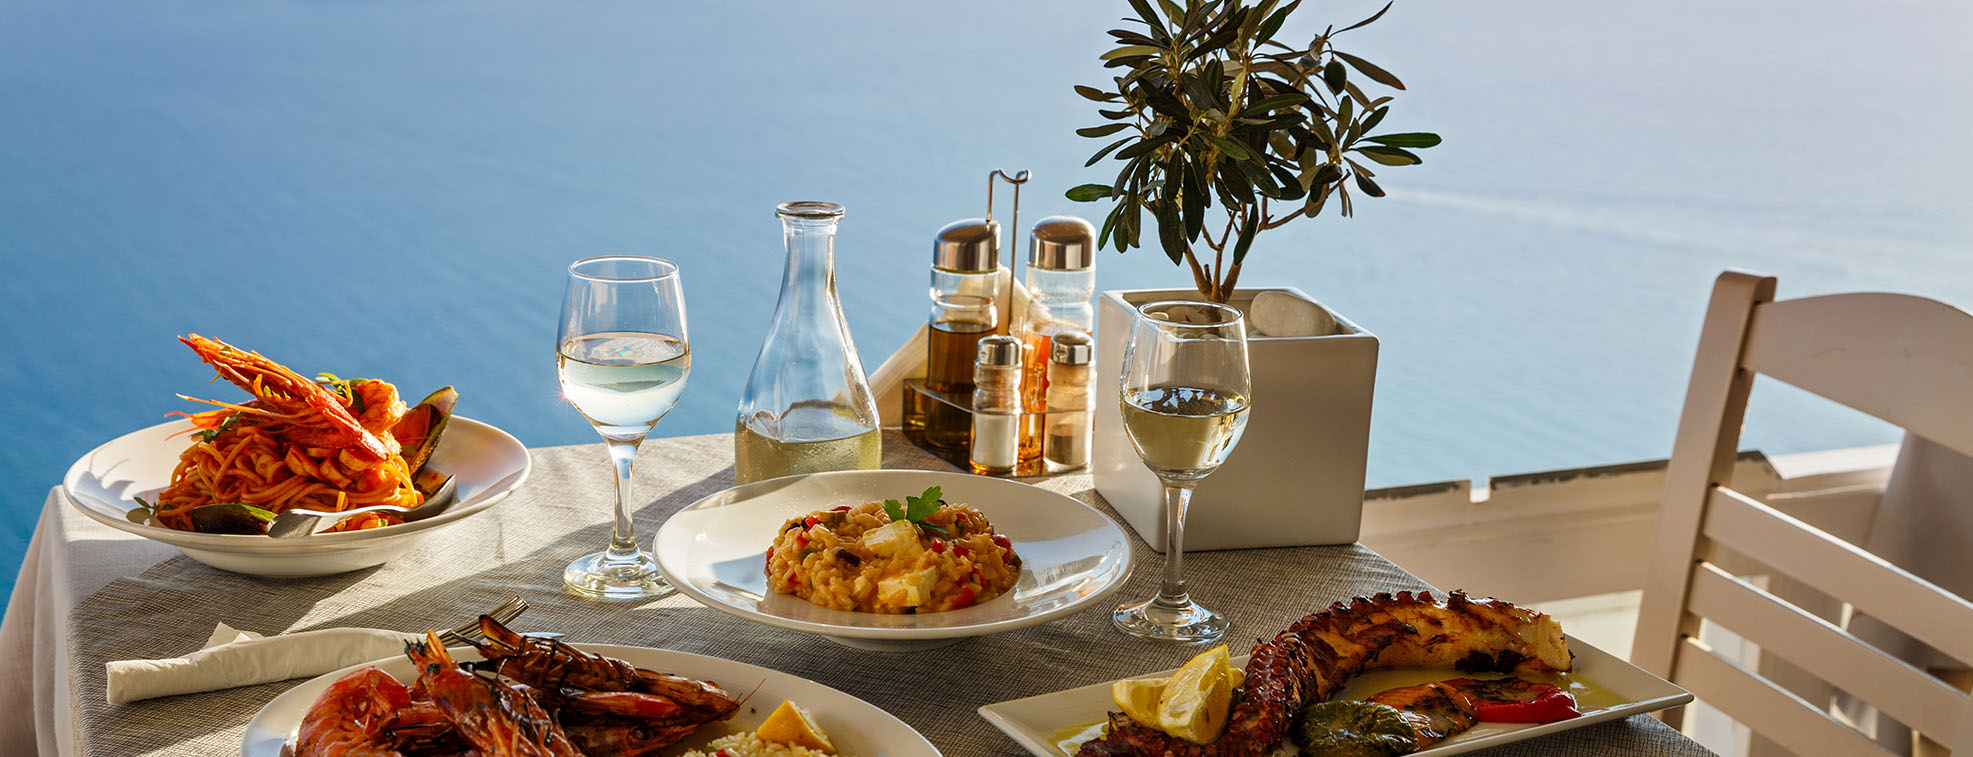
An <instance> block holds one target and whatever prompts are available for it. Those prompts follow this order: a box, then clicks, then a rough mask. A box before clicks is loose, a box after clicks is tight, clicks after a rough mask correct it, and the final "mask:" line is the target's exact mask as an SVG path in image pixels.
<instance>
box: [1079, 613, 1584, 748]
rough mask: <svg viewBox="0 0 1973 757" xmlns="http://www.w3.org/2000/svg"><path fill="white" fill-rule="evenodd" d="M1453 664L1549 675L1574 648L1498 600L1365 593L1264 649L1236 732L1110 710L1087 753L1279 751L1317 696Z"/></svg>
mask: <svg viewBox="0 0 1973 757" xmlns="http://www.w3.org/2000/svg"><path fill="white" fill-rule="evenodd" d="M1437 665H1450V666H1453V667H1455V668H1458V669H1460V670H1465V671H1469V672H1484V671H1497V672H1516V673H1548V672H1561V671H1566V670H1568V669H1569V666H1570V657H1569V649H1568V645H1567V643H1566V641H1565V640H1564V637H1563V635H1562V627H1561V625H1560V624H1558V623H1556V622H1555V620H1554V619H1553V618H1550V617H1548V616H1547V615H1543V614H1541V613H1538V612H1535V611H1533V610H1528V609H1524V608H1519V607H1515V606H1513V605H1511V604H1508V603H1506V602H1502V601H1499V600H1495V599H1472V598H1468V597H1467V596H1466V594H1465V593H1463V592H1458V591H1455V592H1452V594H1450V595H1449V596H1447V597H1446V600H1445V601H1444V602H1443V603H1441V602H1439V601H1437V600H1435V599H1434V598H1433V597H1432V595H1431V593H1429V592H1418V593H1417V594H1415V595H1414V594H1413V593H1411V592H1408V591H1407V592H1399V593H1397V594H1387V593H1385V594H1378V595H1376V596H1374V597H1368V598H1365V597H1357V598H1356V599H1354V600H1351V601H1350V603H1349V604H1343V603H1341V602H1337V603H1335V604H1333V605H1330V606H1329V609H1327V610H1323V611H1322V612H1318V613H1314V614H1311V615H1309V616H1307V617H1304V618H1302V619H1301V620H1299V621H1296V622H1295V624H1294V625H1292V626H1289V627H1288V630H1285V631H1282V632H1281V633H1280V634H1277V635H1276V636H1275V637H1274V638H1273V639H1272V640H1269V641H1266V642H1262V643H1261V644H1259V645H1258V646H1255V647H1254V650H1253V653H1252V657H1251V658H1250V659H1249V660H1248V662H1247V669H1246V683H1244V684H1243V685H1242V686H1241V696H1240V697H1239V698H1238V703H1237V704H1235V705H1234V706H1233V711H1232V713H1231V714H1230V716H1229V717H1228V719H1227V728H1226V731H1225V732H1224V733H1223V734H1221V735H1220V737H1219V738H1218V739H1216V740H1214V741H1213V742H1211V743H1208V744H1194V743H1192V742H1190V741H1186V740H1184V739H1179V738H1175V737H1173V736H1171V735H1168V734H1166V733H1165V732H1163V731H1160V730H1157V729H1155V728H1151V727H1149V726H1145V725H1142V724H1140V723H1138V722H1136V721H1134V720H1131V719H1130V717H1129V716H1127V715H1123V714H1121V713H1112V714H1111V715H1110V729H1109V733H1107V734H1106V735H1104V736H1103V737H1102V738H1099V739H1094V740H1091V741H1089V742H1088V743H1085V744H1083V745H1082V749H1081V750H1080V751H1078V752H1077V754H1078V755H1079V757H1123V756H1125V755H1132V756H1135V755H1150V756H1152V757H1208V756H1212V757H1217V756H1221V755H1227V756H1230V755H1269V754H1273V753H1274V751H1275V750H1276V749H1278V748H1279V747H1280V746H1281V741H1282V738H1283V737H1284V736H1285V735H1286V734H1287V729H1288V724H1289V720H1290V719H1291V718H1292V717H1293V715H1294V714H1295V713H1296V712H1298V711H1300V710H1301V709H1302V707H1303V706H1304V705H1305V704H1307V703H1310V702H1320V701H1323V700H1326V699H1328V698H1329V697H1331V696H1334V695H1335V694H1336V692H1337V691H1339V690H1341V689H1342V687H1343V683H1344V682H1345V681H1348V680H1349V679H1350V678H1351V677H1352V676H1355V675H1357V674H1358V673H1361V672H1363V671H1364V670H1366V669H1370V668H1396V667H1417V666H1437Z"/></svg>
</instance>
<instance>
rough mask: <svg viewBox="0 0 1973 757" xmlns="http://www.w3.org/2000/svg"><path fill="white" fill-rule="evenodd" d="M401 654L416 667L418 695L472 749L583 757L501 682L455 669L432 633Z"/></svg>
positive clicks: (524, 756) (541, 712) (529, 756)
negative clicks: (436, 706) (425, 698)
mask: <svg viewBox="0 0 1973 757" xmlns="http://www.w3.org/2000/svg"><path fill="white" fill-rule="evenodd" d="M404 653H405V655H407V656H409V657H410V658H411V661H412V662H414V663H417V665H418V670H419V675H418V683H417V690H418V692H419V693H422V694H425V695H427V696H429V697H430V698H431V701H432V702H433V703H435V704H437V705H438V709H439V711H440V712H442V713H444V715H445V719H446V720H447V721H449V722H451V724H452V727H453V729H454V730H455V731H456V732H457V733H458V734H459V736H460V737H461V738H463V739H465V740H466V741H467V742H468V743H470V744H472V745H473V748H475V749H478V750H479V751H480V752H482V753H484V754H487V755H489V756H490V757H502V756H505V755H513V756H514V757H582V752H581V751H580V750H578V749H576V746H575V744H574V743H572V742H570V741H569V737H568V734H566V733H563V732H562V728H561V726H560V725H558V724H556V722H555V717H554V716H553V715H551V714H549V713H548V711H547V710H545V709H542V707H541V705H540V704H539V703H537V702H535V701H534V700H533V699H532V698H529V697H528V695H527V694H524V693H522V692H520V691H518V690H516V689H515V688H514V687H513V686H510V685H508V684H506V683H505V682H502V681H499V680H489V679H485V678H480V677H479V676H476V675H473V674H472V673H468V672H466V671H465V670H464V669H462V668H460V667H459V666H458V665H457V664H456V663H454V662H453V661H452V655H451V654H450V653H449V652H447V651H446V650H445V645H444V644H441V643H439V640H438V634H437V633H433V632H430V631H427V632H425V641H423V642H413V643H411V644H407V645H405V650H404Z"/></svg>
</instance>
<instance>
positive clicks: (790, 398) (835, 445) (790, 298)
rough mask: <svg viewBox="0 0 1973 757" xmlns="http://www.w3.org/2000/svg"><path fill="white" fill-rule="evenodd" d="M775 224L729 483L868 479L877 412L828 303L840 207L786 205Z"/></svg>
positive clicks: (879, 450)
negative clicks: (762, 333)
mask: <svg viewBox="0 0 1973 757" xmlns="http://www.w3.org/2000/svg"><path fill="white" fill-rule="evenodd" d="M776 214H777V215H779V216H780V217H781V230H782V236H783V239H784V240H785V241H786V242H787V246H788V265H787V269H786V271H785V272H784V273H783V274H782V276H781V301H780V303H779V304H777V305H775V307H774V320H773V322H772V323H770V324H769V325H768V327H767V341H766V342H765V343H763V344H762V345H761V347H760V356H759V357H757V358H755V359H754V370H753V373H752V375H750V376H748V378H747V392H746V394H745V395H742V396H741V398H740V413H739V417H738V418H737V419H736V420H735V421H734V424H733V480H734V482H735V483H741V484H744V483H748V482H752V481H761V480H764V479H769V478H775V477H777V476H788V475H793V474H797V473H817V472H821V471H834V470H875V469H876V468H877V467H878V465H879V464H880V463H882V462H883V436H882V432H880V431H878V430H877V429H878V425H879V422H878V419H877V402H876V400H875V399H874V398H873V397H872V396H871V394H870V383H869V381H868V380H867V379H866V378H865V377H864V374H863V362H862V361H861V360H859V359H858V358H857V356H856V344H855V343H854V342H852V341H851V340H850V334H849V323H848V322H847V321H845V320H843V306H842V301H841V300H839V299H837V297H836V259H835V255H836V224H837V222H839V221H841V220H842V217H843V206H841V205H837V204H835V203H832V202H790V203H784V204H782V205H781V206H780V207H779V208H778V209H777V211H776Z"/></svg>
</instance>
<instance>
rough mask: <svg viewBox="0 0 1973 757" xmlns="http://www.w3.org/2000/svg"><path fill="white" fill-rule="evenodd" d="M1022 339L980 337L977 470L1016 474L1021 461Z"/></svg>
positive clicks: (975, 383)
mask: <svg viewBox="0 0 1973 757" xmlns="http://www.w3.org/2000/svg"><path fill="white" fill-rule="evenodd" d="M1020 422H1021V340H1019V339H1017V338H1014V337H1011V336H1005V335H998V334H996V335H994V336H989V337H985V338H983V339H981V340H980V350H979V359H978V361H977V362H975V363H974V367H973V445H972V463H973V472H974V473H979V474H982V475H994V476H997V475H1004V474H1007V473H1012V472H1013V471H1014V466H1015V465H1016V464H1018V463H1019V462H1020V460H1019V457H1020V430H1019V428H1020Z"/></svg>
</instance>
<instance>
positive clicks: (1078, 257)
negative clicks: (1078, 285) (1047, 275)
mask: <svg viewBox="0 0 1973 757" xmlns="http://www.w3.org/2000/svg"><path fill="white" fill-rule="evenodd" d="M1095 253H1096V227H1095V226H1091V225H1089V222H1088V221H1085V220H1082V219H1080V218H1077V217H1075V216H1049V217H1047V218H1043V219H1041V220H1039V221H1036V222H1035V223H1034V231H1033V232H1031V233H1030V234H1029V235H1028V266H1029V267H1031V268H1040V269H1043V270H1048V271H1081V270H1086V269H1088V268H1089V266H1090V264H1092V263H1094V262H1095V258H1096V255H1095Z"/></svg>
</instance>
